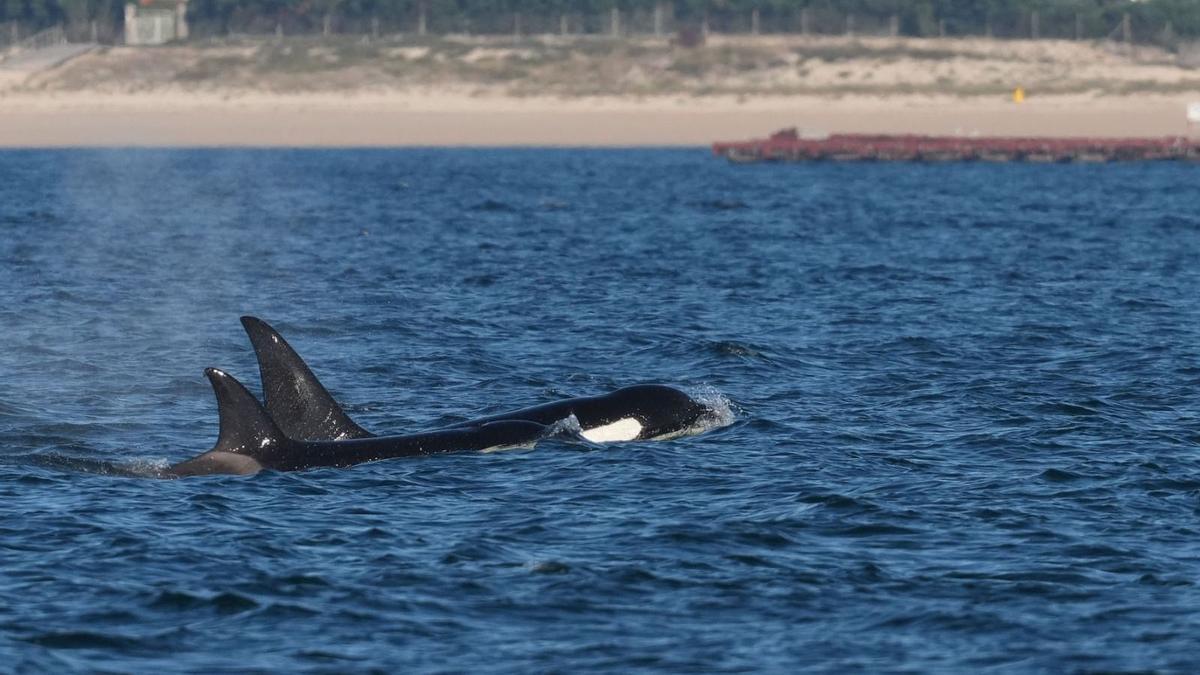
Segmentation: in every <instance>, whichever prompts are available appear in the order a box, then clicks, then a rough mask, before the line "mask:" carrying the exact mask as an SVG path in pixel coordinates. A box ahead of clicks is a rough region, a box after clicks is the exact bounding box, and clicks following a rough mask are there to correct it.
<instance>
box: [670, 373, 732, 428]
mask: <svg viewBox="0 0 1200 675" xmlns="http://www.w3.org/2000/svg"><path fill="white" fill-rule="evenodd" d="M684 393H686V394H687V395H688V396H691V397H692V399H693V400H695V401H696V402H697V403H700V404H701V405H703V406H704V407H705V408H708V412H706V413H705V414H704V415H701V416H700V418H699V419H698V420H696V423H695V424H693V425H692V426H690V427H688V428H687V429H686V430H684V432H683V433H682V434H680V435H681V436H695V435H697V434H702V433H705V432H708V431H712V430H713V429H720V428H722V427H727V426H729V425H730V424H733V423H734V422H735V421H737V413H736V412H735V410H734V404H733V402H732V401H730V400H729V397H728V396H726V395H725V394H722V393H721V392H720V391H719V390H718V389H717V388H716V387H713V386H709V385H700V386H697V387H691V388H689V389H685V390H684Z"/></svg>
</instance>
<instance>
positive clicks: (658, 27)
mask: <svg viewBox="0 0 1200 675" xmlns="http://www.w3.org/2000/svg"><path fill="white" fill-rule="evenodd" d="M662 33H663V5H662V3H661V2H656V3H654V37H662Z"/></svg>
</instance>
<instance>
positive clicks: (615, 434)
mask: <svg viewBox="0 0 1200 675" xmlns="http://www.w3.org/2000/svg"><path fill="white" fill-rule="evenodd" d="M640 433H642V423H641V422H639V421H637V420H635V419H634V418H632V417H626V418H624V419H619V420H617V421H616V422H612V423H611V424H605V425H604V426H602V427H592V428H591V429H584V430H583V431H582V432H581V433H580V434H579V435H580V436H583V437H584V438H586V439H588V440H589V441H591V442H593V443H614V442H616V441H632V440H634V439H635V438H637V437H638V434H640Z"/></svg>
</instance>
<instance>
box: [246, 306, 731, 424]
mask: <svg viewBox="0 0 1200 675" xmlns="http://www.w3.org/2000/svg"><path fill="white" fill-rule="evenodd" d="M242 327H243V328H245V329H246V334H247V335H249V336H250V342H251V344H253V345H254V353H255V355H256V356H257V357H258V368H259V372H260V373H261V376H262V386H263V402H264V403H265V404H266V409H267V412H268V414H269V415H270V416H271V418H272V419H273V420H275V423H276V424H277V425H278V426H279V428H280V429H281V430H282V431H283V433H284V434H285V435H287V436H288V437H290V438H297V439H304V440H312V441H319V440H345V439H354V438H370V437H371V436H372V434H371V432H369V431H367V430H366V429H363V428H362V427H360V426H359V425H357V424H355V423H354V421H353V420H351V419H350V417H349V416H348V415H347V414H346V413H345V411H343V410H342V408H341V406H339V405H338V404H337V401H335V400H333V397H332V396H330V395H329V392H328V391H326V390H325V387H323V386H321V383H320V381H318V380H317V378H316V376H315V375H313V373H312V371H311V370H310V369H309V368H308V365H307V364H305V363H304V360H303V359H301V358H300V355H299V354H297V353H296V351H295V350H294V349H292V347H291V345H289V344H288V343H287V341H286V340H284V339H283V336H282V335H280V334H279V333H278V332H277V331H276V330H275V329H274V328H271V326H270V325H268V324H267V322H265V321H263V320H262V319H258V318H255V317H253V316H243V317H242ZM712 414H713V411H712V410H711V409H710V408H709V407H708V406H706V405H704V404H702V403H699V402H697V401H695V400H693V399H692V398H691V397H690V396H688V395H687V394H685V393H683V392H682V391H679V390H678V389H675V388H673V387H667V386H664V385H659V384H641V385H634V386H631V387H624V388H621V389H618V390H616V391H614V392H612V393H609V394H604V395H602V396H585V397H581V398H571V399H565V400H562V401H555V402H553V403H546V404H544V405H539V406H533V407H530V408H523V409H521V410H516V411H513V412H507V413H501V414H498V415H490V416H488V417H481V418H479V419H474V420H469V421H466V422H462V423H459V424H453V425H450V426H448V427H444V429H445V430H452V429H463V428H473V427H478V426H480V425H483V424H490V423H496V422H508V421H518V420H525V421H529V422H536V423H538V424H541V425H552V424H554V423H555V422H558V421H560V420H564V419H567V418H568V417H570V416H572V415H574V416H575V419H576V420H578V422H579V427H580V435H581V436H583V437H584V438H585V439H587V440H589V441H591V442H593V443H606V442H613V441H634V440H665V439H668V438H674V437H676V436H682V435H685V434H687V433H689V432H692V431H693V430H695V429H696V428H697V427H698V426H699V425H700V424H701V423H702V422H703V420H704V419H705V418H706V417H708V416H711V415H712Z"/></svg>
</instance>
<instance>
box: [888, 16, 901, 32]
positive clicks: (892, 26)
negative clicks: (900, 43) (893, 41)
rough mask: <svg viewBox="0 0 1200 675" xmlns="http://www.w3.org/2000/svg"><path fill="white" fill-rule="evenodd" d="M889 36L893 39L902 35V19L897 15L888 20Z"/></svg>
mask: <svg viewBox="0 0 1200 675" xmlns="http://www.w3.org/2000/svg"><path fill="white" fill-rule="evenodd" d="M888 34H889V35H891V36H892V37H896V36H898V35H900V17H899V16H896V15H895V14H893V15H892V16H891V17H890V18H889V19H888Z"/></svg>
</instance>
